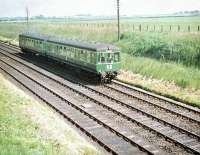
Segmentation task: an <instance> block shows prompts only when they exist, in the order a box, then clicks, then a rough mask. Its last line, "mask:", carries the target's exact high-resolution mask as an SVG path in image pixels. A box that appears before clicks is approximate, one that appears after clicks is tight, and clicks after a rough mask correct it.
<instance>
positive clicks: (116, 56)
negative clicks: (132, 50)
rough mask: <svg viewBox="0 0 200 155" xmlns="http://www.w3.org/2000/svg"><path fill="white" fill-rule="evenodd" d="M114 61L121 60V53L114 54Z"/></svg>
mask: <svg viewBox="0 0 200 155" xmlns="http://www.w3.org/2000/svg"><path fill="white" fill-rule="evenodd" d="M114 61H115V62H119V53H115V54H114Z"/></svg>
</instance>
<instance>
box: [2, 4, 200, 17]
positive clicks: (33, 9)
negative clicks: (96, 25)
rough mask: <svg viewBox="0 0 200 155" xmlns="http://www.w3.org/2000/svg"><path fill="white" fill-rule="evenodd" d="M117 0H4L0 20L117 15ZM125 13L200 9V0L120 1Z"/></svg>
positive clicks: (137, 13)
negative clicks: (27, 9)
mask: <svg viewBox="0 0 200 155" xmlns="http://www.w3.org/2000/svg"><path fill="white" fill-rule="evenodd" d="M116 1H117V0H0V4H1V5H0V17H12V16H25V7H26V6H28V8H29V10H30V15H31V16H36V15H40V14H42V15H45V16H72V15H76V14H92V15H115V14H116ZM120 5H121V14H123V15H124V14H126V15H153V14H167V13H174V12H178V11H185V10H200V0H120Z"/></svg>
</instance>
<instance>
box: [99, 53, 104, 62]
mask: <svg viewBox="0 0 200 155" xmlns="http://www.w3.org/2000/svg"><path fill="white" fill-rule="evenodd" d="M100 62H101V63H105V57H104V55H103V53H100Z"/></svg>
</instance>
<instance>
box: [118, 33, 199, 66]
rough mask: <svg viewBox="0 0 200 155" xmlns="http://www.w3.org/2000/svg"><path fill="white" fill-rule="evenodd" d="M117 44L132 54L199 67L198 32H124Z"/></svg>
mask: <svg viewBox="0 0 200 155" xmlns="http://www.w3.org/2000/svg"><path fill="white" fill-rule="evenodd" d="M118 45H119V46H120V47H122V50H123V52H126V53H128V54H130V55H132V56H142V57H149V58H154V59H158V60H162V61H173V62H176V63H182V64H184V65H186V66H194V67H198V68H199V67H200V34H188V33H185V34H171V33H170V34H168V33H166V34H160V33H134V34H129V33H125V34H124V37H123V40H121V41H120V42H119V43H118Z"/></svg>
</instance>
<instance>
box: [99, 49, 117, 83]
mask: <svg viewBox="0 0 200 155" xmlns="http://www.w3.org/2000/svg"><path fill="white" fill-rule="evenodd" d="M97 55H98V56H97V59H98V60H97V66H96V67H97V71H98V72H99V74H100V78H101V81H102V82H110V81H111V80H112V79H114V78H115V77H116V76H117V74H118V72H119V70H120V50H119V49H118V48H116V47H115V48H107V49H104V50H101V51H99V52H98V54H97Z"/></svg>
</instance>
